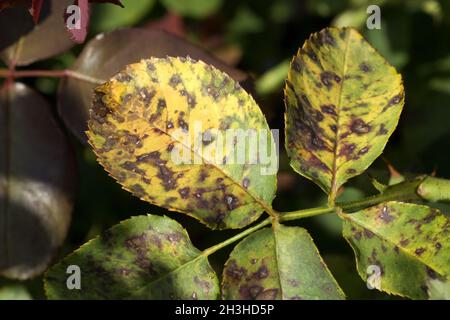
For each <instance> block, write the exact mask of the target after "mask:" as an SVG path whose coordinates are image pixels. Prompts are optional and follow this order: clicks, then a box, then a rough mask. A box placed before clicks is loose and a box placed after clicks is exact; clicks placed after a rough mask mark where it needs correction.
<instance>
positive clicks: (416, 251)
mask: <svg viewBox="0 0 450 320" xmlns="http://www.w3.org/2000/svg"><path fill="white" fill-rule="evenodd" d="M424 252H425V249H424V248H417V249H416V250H415V251H414V253H415V254H416V255H418V256H421V255H422V253H424Z"/></svg>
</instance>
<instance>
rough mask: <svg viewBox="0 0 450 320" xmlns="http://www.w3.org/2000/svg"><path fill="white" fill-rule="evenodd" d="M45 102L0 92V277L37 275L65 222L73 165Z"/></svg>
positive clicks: (24, 90) (12, 89) (15, 90)
mask: <svg viewBox="0 0 450 320" xmlns="http://www.w3.org/2000/svg"><path fill="white" fill-rule="evenodd" d="M72 152H73V151H72V150H71V148H70V145H69V142H68V140H67V139H66V137H65V135H64V134H63V132H62V131H61V129H60V128H59V126H58V124H57V123H56V121H55V119H54V118H53V115H52V112H51V110H50V107H49V105H48V103H47V102H46V101H45V100H44V99H43V98H42V97H41V96H40V95H38V94H37V93H36V92H34V91H32V90H31V89H30V88H28V87H26V86H25V85H24V84H21V83H15V84H11V85H10V86H8V87H4V88H3V89H2V91H1V92H0V274H1V275H2V276H6V277H9V278H18V279H26V278H30V277H32V276H34V275H37V274H39V273H41V272H43V271H44V270H45V269H46V268H47V266H48V264H49V263H50V261H51V259H52V258H53V256H54V255H55V253H56V250H57V249H58V248H59V247H60V246H61V244H62V242H63V240H64V238H65V236H66V233H67V229H68V227H69V223H70V216H71V211H72V206H73V197H74V191H75V190H74V189H75V161H74V155H73V153H72Z"/></svg>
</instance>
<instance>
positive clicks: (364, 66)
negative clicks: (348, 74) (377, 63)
mask: <svg viewBox="0 0 450 320" xmlns="http://www.w3.org/2000/svg"><path fill="white" fill-rule="evenodd" d="M359 69H360V70H361V71H362V72H370V71H372V68H371V67H370V65H369V64H368V63H367V62H362V63H361V64H360V65H359Z"/></svg>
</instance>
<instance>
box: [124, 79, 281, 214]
mask: <svg viewBox="0 0 450 320" xmlns="http://www.w3.org/2000/svg"><path fill="white" fill-rule="evenodd" d="M233 81H234V80H233ZM242 90H243V89H242ZM246 94H247V95H248V93H246ZM116 112H118V110H116ZM124 116H125V115H124ZM138 117H139V119H141V120H142V121H146V120H145V119H144V118H143V117H142V116H141V115H138ZM147 123H148V122H147ZM148 125H149V127H150V128H154V129H157V130H159V131H160V132H162V133H164V134H165V135H167V136H169V137H170V138H171V139H172V141H174V142H177V143H179V144H181V145H182V146H184V147H186V148H187V149H188V150H190V151H191V152H192V153H194V154H195V155H197V156H199V157H200V158H201V159H202V160H203V161H204V163H205V164H207V165H211V166H212V167H214V168H215V169H216V170H217V171H219V172H220V173H221V174H223V175H224V176H225V177H227V178H228V179H230V181H232V182H233V184H235V185H237V186H238V187H239V188H240V189H241V190H242V191H243V192H244V193H246V194H248V195H249V196H250V197H251V198H252V199H253V200H254V202H256V203H257V204H258V205H259V206H260V207H261V208H262V209H264V210H265V211H266V212H267V213H268V214H269V215H271V216H276V213H275V211H274V210H273V209H272V207H271V206H270V205H268V204H267V203H265V202H264V201H263V200H261V199H259V197H257V196H256V195H254V194H253V193H252V192H250V190H249V189H246V188H244V187H243V186H242V185H241V184H240V183H239V182H238V181H236V180H235V179H234V178H232V177H231V176H230V175H229V174H227V173H226V172H224V171H223V170H222V169H221V168H220V167H219V166H217V165H216V164H215V163H214V162H209V161H208V160H207V159H205V158H204V157H203V155H201V154H199V153H198V152H197V151H195V150H193V148H192V147H191V146H187V145H186V144H184V143H183V142H182V141H179V140H178V139H175V138H174V137H173V136H172V135H171V134H170V133H168V132H167V131H166V130H164V129H162V128H159V127H156V126H154V125H152V124H150V123H148Z"/></svg>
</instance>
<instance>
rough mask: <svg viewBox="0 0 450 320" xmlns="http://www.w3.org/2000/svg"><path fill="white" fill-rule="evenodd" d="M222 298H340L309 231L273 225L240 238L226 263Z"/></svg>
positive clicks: (337, 287)
mask: <svg viewBox="0 0 450 320" xmlns="http://www.w3.org/2000/svg"><path fill="white" fill-rule="evenodd" d="M222 295H223V298H224V299H258V300H259V299H343V298H344V294H343V292H342V290H341V289H340V288H339V286H338V284H337V283H336V281H335V280H334V278H333V276H332V275H331V273H330V272H329V270H328V268H327V267H326V265H325V264H324V262H323V260H322V258H321V257H320V255H319V252H318V251H317V248H316V246H315V245H314V243H313V240H312V238H311V236H310V235H309V234H308V232H307V231H306V230H305V229H303V228H299V227H285V226H282V225H274V226H273V228H272V229H269V228H266V229H263V230H260V231H257V232H255V233H253V234H252V235H250V236H248V237H247V238H246V239H244V240H243V241H242V242H240V243H239V244H238V245H236V247H235V248H234V250H233V251H232V253H231V254H230V258H229V259H228V261H227V263H226V264H225V268H224V271H223V283H222Z"/></svg>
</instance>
